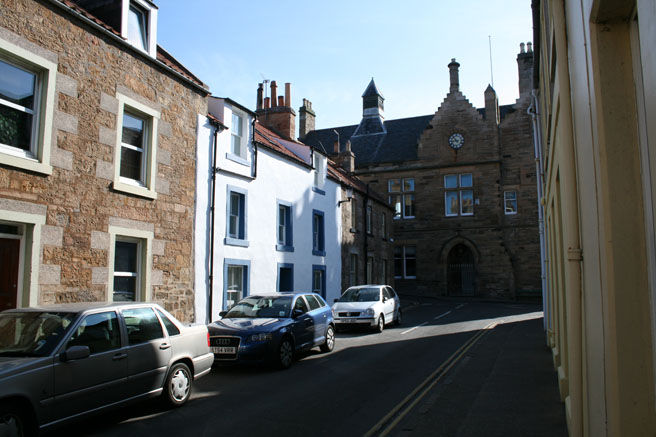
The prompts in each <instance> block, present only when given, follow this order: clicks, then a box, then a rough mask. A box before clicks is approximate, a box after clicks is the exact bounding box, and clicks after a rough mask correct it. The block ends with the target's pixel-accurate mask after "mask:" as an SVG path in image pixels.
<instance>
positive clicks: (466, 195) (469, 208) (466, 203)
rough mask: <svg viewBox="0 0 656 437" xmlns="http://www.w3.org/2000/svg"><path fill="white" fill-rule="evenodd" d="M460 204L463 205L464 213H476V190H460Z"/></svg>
mask: <svg viewBox="0 0 656 437" xmlns="http://www.w3.org/2000/svg"><path fill="white" fill-rule="evenodd" d="M460 202H461V203H460V205H461V207H462V211H461V213H462V214H473V213H474V192H473V191H471V190H463V191H461V192H460Z"/></svg>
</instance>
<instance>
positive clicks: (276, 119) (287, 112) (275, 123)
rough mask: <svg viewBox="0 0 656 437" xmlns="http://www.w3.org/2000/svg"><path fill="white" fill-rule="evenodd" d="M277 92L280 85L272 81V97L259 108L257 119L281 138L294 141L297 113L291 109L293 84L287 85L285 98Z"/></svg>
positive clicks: (265, 100) (266, 99)
mask: <svg viewBox="0 0 656 437" xmlns="http://www.w3.org/2000/svg"><path fill="white" fill-rule="evenodd" d="M260 85H261V84H260ZM277 91H278V85H277V84H276V81H275V80H272V81H271V97H266V98H265V99H264V105H262V106H261V107H258V108H257V111H256V114H257V119H258V121H259V123H260V124H262V125H263V126H265V127H267V128H269V129H271V130H272V131H274V132H276V133H277V134H279V135H280V136H281V137H283V138H286V139H289V140H293V139H294V137H295V133H296V113H295V112H294V110H293V109H292V107H291V84H290V83H286V84H285V95H284V97H283V96H278V92H277ZM259 99H260V86H258V102H259ZM313 128H314V125H313Z"/></svg>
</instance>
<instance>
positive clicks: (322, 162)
mask: <svg viewBox="0 0 656 437" xmlns="http://www.w3.org/2000/svg"><path fill="white" fill-rule="evenodd" d="M312 167H313V168H314V181H313V183H314V186H315V187H316V188H319V189H321V188H323V186H324V185H325V183H326V157H325V156H323V155H322V154H321V153H318V152H317V151H316V150H314V152H313V154H312Z"/></svg>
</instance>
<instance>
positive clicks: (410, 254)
mask: <svg viewBox="0 0 656 437" xmlns="http://www.w3.org/2000/svg"><path fill="white" fill-rule="evenodd" d="M416 256H417V246H405V257H406V258H415V257H416Z"/></svg>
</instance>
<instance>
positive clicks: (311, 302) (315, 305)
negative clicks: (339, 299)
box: [305, 294, 321, 311]
mask: <svg viewBox="0 0 656 437" xmlns="http://www.w3.org/2000/svg"><path fill="white" fill-rule="evenodd" d="M305 299H306V300H307V302H308V305H310V311H312V310H316V309H317V308H321V304H320V303H319V301H318V300H317V299H316V298H315V297H314V296H313V295H311V294H306V295H305Z"/></svg>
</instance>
